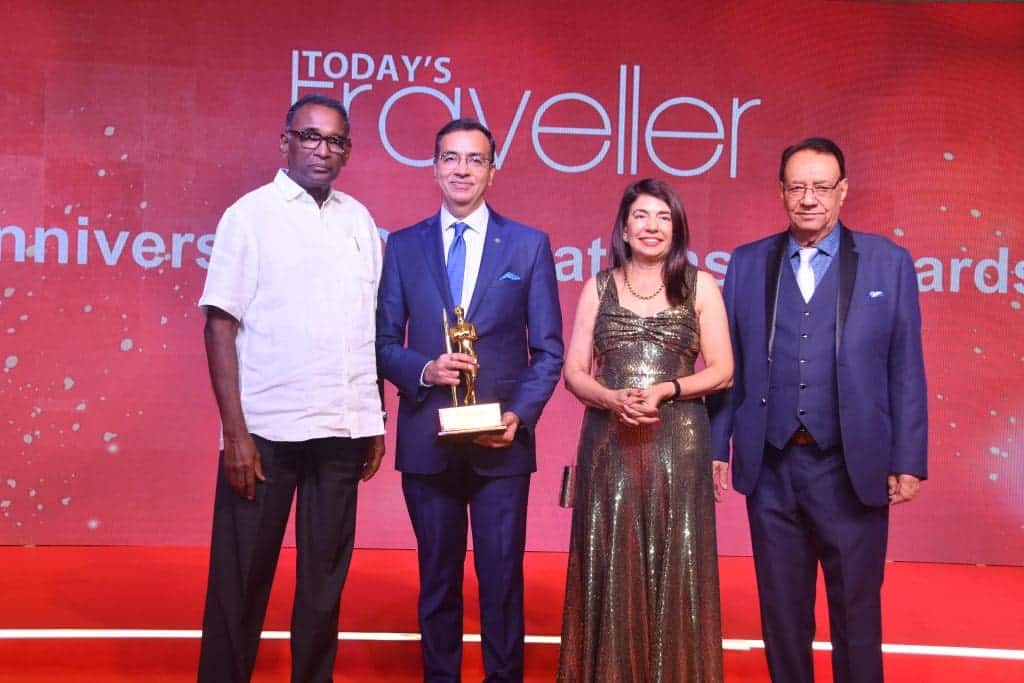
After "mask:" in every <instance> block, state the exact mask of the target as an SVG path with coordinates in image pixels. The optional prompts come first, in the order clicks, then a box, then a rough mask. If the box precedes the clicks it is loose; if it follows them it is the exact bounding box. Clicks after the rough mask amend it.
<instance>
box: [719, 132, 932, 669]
mask: <svg viewBox="0 0 1024 683" xmlns="http://www.w3.org/2000/svg"><path fill="white" fill-rule="evenodd" d="M779 180H780V183H781V196H782V201H783V204H784V206H785V208H786V211H787V213H788V214H789V229H788V230H787V231H786V232H783V233H782V234H777V235H772V236H770V237H767V238H765V239H762V240H759V241H757V242H753V243H751V244H747V245H744V246H741V247H739V248H738V249H736V251H735V252H734V253H733V256H732V260H731V262H730V264H729V270H728V272H727V273H726V278H725V289H724V296H725V303H726V308H727V310H728V316H729V329H730V333H731V337H732V345H733V353H734V355H735V359H736V371H735V372H736V374H735V377H734V384H733V388H732V389H731V391H730V392H728V394H726V395H725V396H723V397H721V398H718V399H717V400H714V401H712V403H711V415H712V434H713V437H712V438H713V448H714V451H715V459H716V460H718V461H720V462H722V463H727V462H728V460H729V441H730V438H731V439H732V463H733V464H732V469H733V485H734V486H735V487H736V489H737V490H738V491H740V492H741V493H743V494H745V495H746V496H747V513H748V517H749V520H750V537H751V543H752V547H753V553H754V565H755V568H756V570H757V587H758V593H759V596H760V601H761V624H762V629H763V632H764V640H765V647H766V654H767V658H768V667H769V670H770V671H771V676H772V680H773V681H776V683H812V681H813V680H814V674H813V659H812V654H811V644H812V641H813V638H814V597H815V583H816V579H817V571H818V563H819V562H820V563H821V566H822V569H823V571H824V573H825V587H826V594H827V597H828V607H829V626H830V629H831V636H832V647H833V649H832V670H833V677H834V680H835V681H836V682H837V683H847V682H864V683H868V682H870V683H878V682H879V681H882V680H883V675H882V651H881V643H882V622H881V588H882V575H883V571H884V565H885V549H886V542H887V539H888V524H889V508H888V506H889V505H893V504H896V503H902V502H905V501H909V500H911V499H913V498H914V496H915V495H916V494H917V492H918V488H919V486H920V482H921V480H923V479H924V478H925V477H926V475H927V470H926V450H927V441H928V420H927V396H926V392H925V378H924V361H923V357H922V351H921V314H920V309H919V306H918V293H917V277H916V274H915V272H914V263H913V261H912V260H911V258H910V254H909V253H908V252H907V251H906V250H905V249H903V248H901V247H898V246H896V245H895V244H893V243H892V242H890V241H889V240H888V239H885V238H884V237H879V236H876V235H869V234H865V233H862V232H855V231H853V230H849V229H848V228H846V227H844V226H843V225H842V224H841V223H840V222H839V209H840V207H842V205H843V201H844V200H845V198H846V192H847V189H848V182H847V178H846V168H845V162H844V159H843V153H842V151H841V150H840V149H839V147H838V146H837V145H836V144H835V143H834V142H832V141H831V140H828V139H825V138H810V139H808V140H804V141H803V142H800V143H798V144H796V145H793V146H792V147H789V148H787V149H786V150H785V151H784V152H783V154H782V163H781V164H780V168H779ZM724 467H725V465H724V464H722V465H719V469H724ZM720 483H724V481H722V482H720Z"/></svg>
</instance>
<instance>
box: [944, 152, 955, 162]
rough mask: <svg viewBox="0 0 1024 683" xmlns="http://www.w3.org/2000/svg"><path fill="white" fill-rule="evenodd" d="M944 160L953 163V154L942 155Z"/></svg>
mask: <svg viewBox="0 0 1024 683" xmlns="http://www.w3.org/2000/svg"><path fill="white" fill-rule="evenodd" d="M942 158H943V159H945V160H946V161H953V153H952V152H946V153H945V154H943V155H942Z"/></svg>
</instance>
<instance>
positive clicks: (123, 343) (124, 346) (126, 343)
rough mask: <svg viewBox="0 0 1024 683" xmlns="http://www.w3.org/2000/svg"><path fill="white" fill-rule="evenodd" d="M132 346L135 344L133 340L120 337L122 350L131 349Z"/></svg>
mask: <svg viewBox="0 0 1024 683" xmlns="http://www.w3.org/2000/svg"><path fill="white" fill-rule="evenodd" d="M133 346H135V342H133V341H132V340H131V339H122V340H121V350H122V351H131V350H132V347H133Z"/></svg>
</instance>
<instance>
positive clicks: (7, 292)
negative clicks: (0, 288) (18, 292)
mask: <svg viewBox="0 0 1024 683" xmlns="http://www.w3.org/2000/svg"><path fill="white" fill-rule="evenodd" d="M4 296H5V297H7V298H8V299H10V298H11V297H12V296H14V287H6V288H5V289H4Z"/></svg>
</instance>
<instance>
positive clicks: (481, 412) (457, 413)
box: [437, 403, 505, 436]
mask: <svg viewBox="0 0 1024 683" xmlns="http://www.w3.org/2000/svg"><path fill="white" fill-rule="evenodd" d="M437 417H438V419H439V420H440V422H441V431H439V432H438V433H437V435H438V436H477V435H479V434H500V433H501V432H504V431H505V425H503V424H502V423H501V405H499V404H497V403H477V404H475V405H471V406H455V407H452V408H441V409H440V410H438V411H437Z"/></svg>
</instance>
